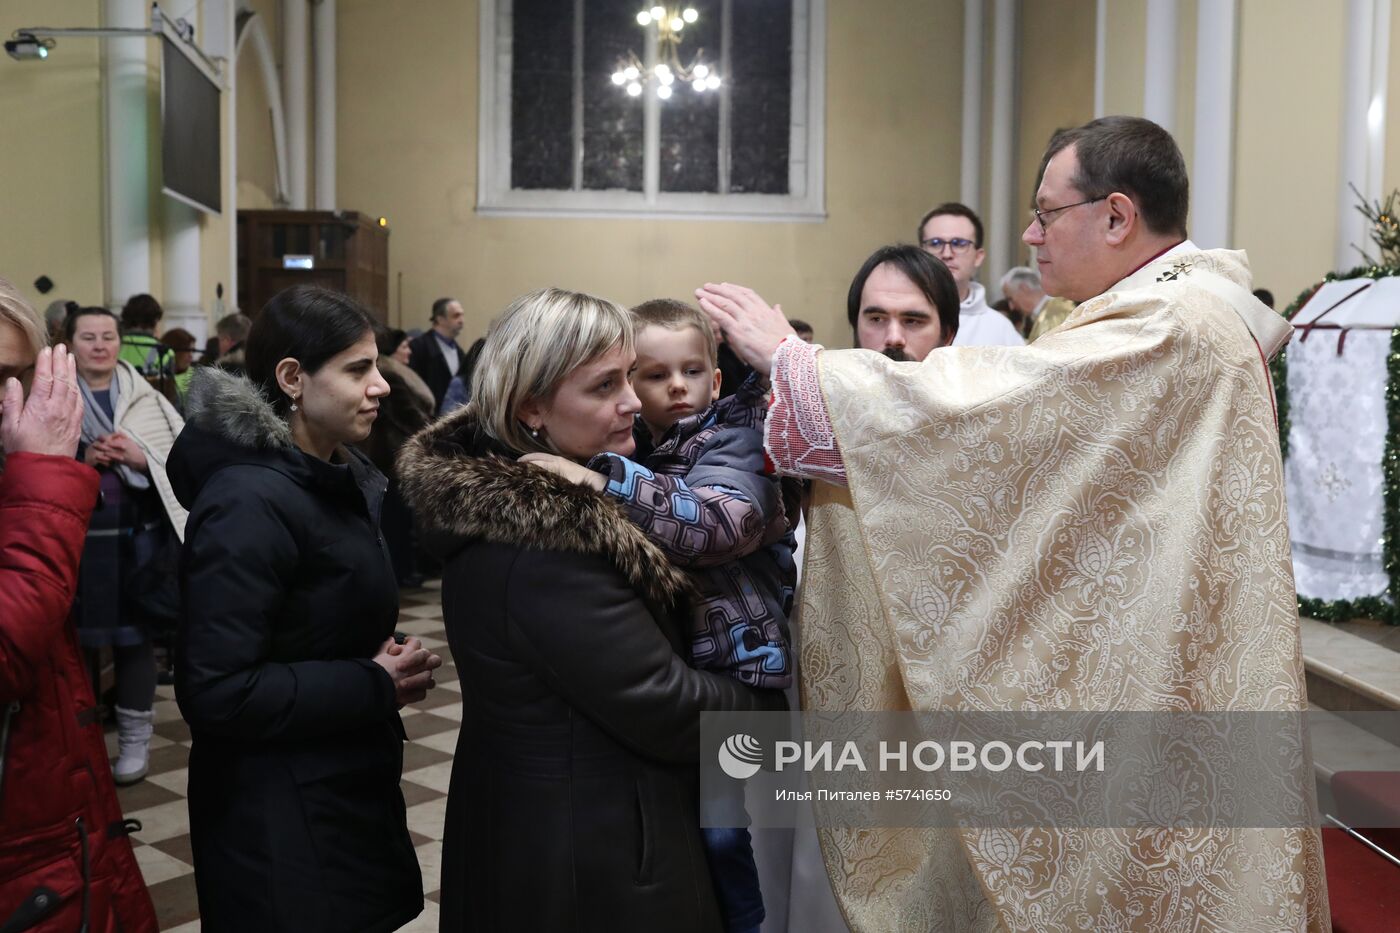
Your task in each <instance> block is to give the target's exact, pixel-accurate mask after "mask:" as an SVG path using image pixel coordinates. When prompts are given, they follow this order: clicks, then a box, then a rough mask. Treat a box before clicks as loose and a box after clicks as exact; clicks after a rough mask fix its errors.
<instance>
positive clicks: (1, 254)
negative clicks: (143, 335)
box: [0, 0, 103, 311]
mask: <svg viewBox="0 0 1400 933" xmlns="http://www.w3.org/2000/svg"><path fill="white" fill-rule="evenodd" d="M3 9H4V23H3V25H4V27H5V28H4V29H3V32H4V34H5V37H6V38H8V37H9V34H10V32H11V31H12V30H13V29H14V28H15V27H16V26H38V25H52V24H54V23H63V24H65V25H70V24H71V25H75V26H96V25H98V22H97V16H98V12H97V4H96V3H93V2H91V0H88V2H83V0H52V2H50V0H18V2H11V3H6V4H4V7H3ZM100 80H101V75H100V65H99V46H98V43H97V42H96V41H95V40H91V39H86V40H78V39H69V40H63V41H62V42H61V43H60V44H59V46H58V48H56V49H55V50H54V52H53V54H51V55H50V57H49V59H48V60H47V61H43V62H17V61H14V60H13V59H11V58H10V57H9V56H0V126H3V127H5V131H4V132H5V141H4V143H3V145H0V179H3V181H2V182H0V217H4V223H3V224H0V276H4V277H5V278H8V279H10V280H11V281H12V282H13V283H14V284H15V285H16V286H17V287H18V288H19V290H20V292H21V293H22V294H23V295H24V296H25V298H27V299H28V300H29V301H30V302H31V303H33V304H34V305H35V307H37V308H38V309H39V310H40V311H42V310H43V309H44V307H45V306H47V304H48V303H49V302H50V301H51V300H53V299H54V298H60V297H61V298H71V299H74V300H78V301H82V302H83V303H84V304H100V303H101V301H102V297H103V294H102V242H103V228H102V189H103V182H102V165H103V163H102V94H101V87H100V84H99V82H100ZM40 275H47V276H49V278H51V279H53V281H54V282H55V284H56V290H55V291H53V292H50V293H49V294H48V295H40V294H39V293H38V292H37V291H35V289H34V287H33V282H34V279H36V278H37V277H38V276H40Z"/></svg>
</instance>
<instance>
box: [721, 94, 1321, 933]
mask: <svg viewBox="0 0 1400 933" xmlns="http://www.w3.org/2000/svg"><path fill="white" fill-rule="evenodd" d="M1043 164H1044V166H1045V168H1044V171H1043V173H1042V181H1041V184H1040V186H1039V190H1038V191H1037V192H1036V199H1035V203H1036V216H1035V218H1034V219H1032V220H1031V222H1030V224H1029V226H1028V227H1027V228H1026V231H1025V234H1024V236H1023V239H1024V240H1025V242H1026V243H1028V244H1029V245H1032V246H1035V247H1036V248H1037V258H1038V260H1039V265H1040V273H1041V276H1042V279H1043V281H1044V286H1045V290H1046V291H1047V292H1049V293H1050V294H1052V295H1058V296H1063V297H1065V298H1069V299H1071V300H1073V301H1075V302H1077V303H1078V307H1077V308H1075V309H1074V311H1073V312H1072V313H1071V314H1070V316H1069V318H1068V319H1067V320H1066V321H1065V322H1064V323H1063V324H1061V325H1060V326H1059V327H1058V328H1056V329H1055V330H1053V331H1051V332H1050V333H1048V334H1045V335H1044V336H1042V337H1041V338H1039V339H1038V340H1037V341H1036V342H1035V343H1033V344H1031V345H1030V346H1026V347H1021V348H1007V347H966V348H963V349H956V348H954V349H952V350H948V351H945V352H942V353H930V354H929V355H928V357H927V358H926V359H924V360H923V361H922V362H918V363H912V362H911V363H901V362H895V361H892V360H889V359H887V358H885V357H883V356H880V355H878V354H874V353H870V352H866V351H860V350H821V349H820V348H819V347H817V346H814V345H812V344H807V343H803V342H802V341H801V340H799V339H797V337H796V336H794V335H792V332H791V328H789V327H788V325H787V322H786V321H785V320H784V319H783V316H782V314H781V313H780V312H778V311H775V310H774V309H772V308H770V307H769V306H768V305H767V303H766V302H764V301H763V299H762V298H760V297H759V296H758V295H756V294H755V293H753V292H752V291H750V290H749V289H745V288H742V287H738V286H732V285H706V286H705V287H704V288H702V289H700V291H699V293H698V294H699V296H700V304H701V306H702V307H703V308H704V309H705V310H706V311H707V312H708V313H709V314H711V316H712V317H713V318H714V319H715V320H716V321H717V322H718V323H719V325H720V326H721V327H722V328H723V329H724V331H725V333H726V335H727V336H728V338H729V341H730V344H731V345H732V346H733V347H734V349H735V352H737V353H738V354H739V355H740V356H741V357H743V358H744V359H745V360H746V361H747V362H748V363H749V364H751V365H752V366H754V368H755V369H757V370H759V371H760V372H763V373H768V374H771V377H772V386H773V401H772V404H771V406H770V408H769V413H768V422H767V426H766V431H765V449H766V451H767V453H768V455H769V457H770V459H771V461H772V462H773V463H774V464H775V465H776V467H777V469H778V471H779V472H780V473H784V474H787V475H792V476H802V477H809V478H812V479H817V480H821V482H816V483H814V484H813V492H812V504H811V507H810V509H809V511H808V513H807V517H808V522H809V530H808V533H807V542H808V544H809V548H808V554H807V559H806V564H805V567H804V571H803V582H802V595H801V600H802V606H801V609H800V618H801V619H802V620H803V626H802V656H803V661H804V662H806V661H807V660H808V659H809V658H817V659H820V662H821V663H820V664H807V663H804V667H803V669H802V694H803V697H804V700H806V701H807V705H809V706H810V707H811V708H813V709H820V710H831V711H837V710H861V711H875V710H898V709H912V710H915V711H920V712H938V711H949V710H983V711H988V712H1011V711H1017V712H1032V711H1035V712H1044V711H1050V710H1085V711H1103V712H1116V711H1123V710H1136V711H1142V712H1154V713H1161V712H1167V711H1181V712H1216V711H1221V710H1231V711H1240V712H1264V711H1267V712H1275V713H1278V712H1283V713H1289V714H1295V713H1298V712H1299V711H1301V710H1302V709H1303V705H1304V703H1305V702H1306V694H1305V690H1304V682H1303V664H1302V658H1301V653H1300V650H1299V632H1298V604H1297V598H1296V592H1295V590H1294V585H1293V569H1292V563H1291V560H1290V558H1289V554H1290V542H1289V534H1288V511H1287V507H1286V504H1285V502H1284V482H1283V463H1282V458H1281V457H1280V455H1279V443H1278V426H1277V421H1276V417H1275V410H1274V401H1273V391H1272V386H1271V383H1270V379H1269V373H1268V369H1267V364H1266V362H1265V361H1266V360H1267V359H1268V358H1269V357H1271V356H1272V355H1274V354H1275V353H1276V352H1278V350H1279V349H1281V348H1282V347H1283V346H1284V345H1285V344H1286V343H1287V342H1288V339H1289V336H1290V335H1291V332H1292V328H1291V327H1289V325H1288V323H1287V322H1286V321H1285V320H1283V318H1282V317H1281V316H1279V315H1278V314H1275V313H1274V312H1272V311H1270V310H1269V309H1268V308H1266V307H1264V306H1263V305H1262V304H1261V303H1260V302H1259V301H1258V300H1257V299H1255V298H1254V297H1253V296H1252V295H1251V294H1250V292H1249V289H1250V286H1251V281H1250V272H1249V264H1248V261H1247V259H1246V257H1245V255H1244V253H1242V252H1236V251H1232V250H1223V249H1215V250H1202V249H1200V248H1199V247H1197V246H1196V245H1194V244H1193V243H1192V242H1191V241H1190V240H1188V239H1187V237H1186V214H1187V205H1188V203H1189V194H1188V192H1189V183H1188V180H1187V176H1186V165H1185V161H1184V160H1183V158H1182V156H1181V150H1180V149H1179V148H1178V147H1177V145H1176V141H1175V140H1173V139H1172V137H1171V134H1169V133H1168V132H1167V131H1166V130H1164V129H1162V128H1161V127H1160V126H1158V125H1156V124H1155V123H1152V122H1151V121H1148V120H1144V119H1142V118H1140V117H1106V118H1103V119H1099V120H1095V121H1093V122H1091V123H1087V124H1085V125H1083V126H1081V127H1078V128H1076V129H1073V130H1069V131H1067V132H1065V133H1063V134H1059V135H1057V136H1056V137H1055V138H1054V139H1053V140H1052V141H1051V144H1050V146H1049V148H1048V150H1047V152H1046V153H1045V157H1044V163H1043ZM792 310H797V309H792ZM1281 718H1282V717H1281ZM1293 738H1294V740H1295V742H1296V744H1295V745H1293V746H1287V745H1286V744H1281V745H1280V748H1279V752H1280V755H1279V757H1278V758H1276V759H1270V760H1271V761H1273V762H1274V763H1276V764H1277V765H1278V766H1279V770H1278V771H1277V772H1276V773H1277V774H1278V777H1277V779H1275V780H1274V781H1271V782H1269V783H1268V784H1267V785H1265V786H1255V787H1253V788H1251V793H1252V794H1256V795H1258V796H1259V797H1261V798H1262V797H1267V798H1268V799H1270V800H1271V801H1274V802H1284V803H1286V804H1287V806H1288V807H1290V808H1293V810H1294V812H1295V813H1300V814H1301V813H1306V812H1308V807H1309V803H1310V798H1311V788H1312V786H1313V775H1312V762H1311V760H1310V754H1309V753H1308V750H1307V747H1306V745H1305V744H1304V743H1302V742H1301V741H1298V736H1296V735H1295V736H1294V737H1293ZM1285 749H1288V750H1287V752H1286V753H1285ZM1114 754H1115V751H1114V750H1113V749H1112V748H1110V749H1109V751H1108V755H1109V756H1113V755H1114ZM1219 763H1220V764H1221V765H1222V767H1225V766H1227V765H1228V764H1229V762H1228V761H1224V760H1221V761H1220V762H1219ZM1227 770H1228V768H1227ZM1212 780H1214V781H1216V782H1217V784H1215V785H1212V786H1220V787H1226V786H1233V784H1232V782H1231V781H1230V775H1229V774H1226V773H1220V774H1216V775H1213V776H1212ZM1121 790H1122V791H1123V793H1124V795H1125V796H1132V795H1133V794H1134V793H1136V791H1129V790H1128V789H1127V788H1122V789H1121ZM1188 796H1189V795H1188ZM1223 797H1224V792H1223V791H1222V792H1220V793H1215V792H1208V793H1206V794H1205V795H1204V796H1203V797H1202V798H1201V802H1202V803H1203V804H1204V805H1205V806H1206V807H1207V808H1208V809H1209V808H1211V807H1214V806H1217V805H1219V804H1220V803H1221V800H1222V798H1223ZM1164 799H1166V798H1165V797H1160V798H1154V800H1159V801H1160V800H1164ZM1051 809H1053V808H1052V807H1049V806H1046V807H1045V808H1044V809H1042V802H1041V801H1036V802H1035V804H1034V805H1032V806H1030V807H1029V809H1028V810H1027V811H1026V812H1028V813H1029V812H1037V813H1048V812H1050V810H1051ZM1169 809H1171V808H1169ZM1074 812H1076V813H1077V812H1078V811H1074ZM1202 815H1204V816H1205V819H1204V820H1202V818H1201V817H1202ZM1220 817H1221V814H1220V813H1219V812H1211V813H1207V814H1197V815H1195V816H1194V817H1193V816H1185V817H1184V819H1183V820H1180V821H1177V820H1175V819H1174V817H1173V816H1171V815H1169V814H1168V813H1166V812H1165V811H1163V812H1160V813H1159V812H1158V811H1155V810H1154V815H1153V816H1151V817H1148V818H1147V820H1146V823H1145V824H1143V823H1139V824H1136V825H1137V826H1138V829H1135V830H1127V829H1090V828H1086V826H1085V824H1080V825H1075V824H1074V823H1073V822H1072V821H1060V822H1059V823H1058V824H1057V825H1056V826H1053V827H1052V826H1049V825H1039V826H1036V825H1034V822H1035V821H1034V820H1029V821H1026V822H1022V823H1017V824H1014V825H1016V826H1017V827H1018V828H1017V829H1015V830H1005V829H997V828H995V827H990V826H980V827H971V828H969V829H968V830H966V831H963V832H958V831H954V830H946V829H918V830H912V829H878V828H871V827H853V828H850V829H829V830H823V831H822V832H823V834H824V841H823V851H824V853H825V856H826V858H827V860H828V865H829V866H831V867H832V869H833V870H832V871H831V877H832V879H833V882H834V886H835V889H836V895H837V899H838V900H839V901H840V902H841V907H842V912H843V914H844V915H845V917H846V918H847V919H849V920H850V922H851V926H852V928H854V929H860V930H874V929H892V928H894V926H895V925H896V924H897V923H898V922H899V921H900V920H902V919H903V918H908V917H918V918H921V919H920V928H922V929H940V930H975V931H982V930H991V929H1003V930H1029V929H1051V928H1053V929H1064V928H1074V929H1084V930H1106V929H1122V930H1135V931H1136V930H1149V929H1161V928H1163V927H1164V926H1173V925H1182V924H1184V925H1187V926H1190V927H1191V928H1193V929H1201V930H1204V929H1210V930H1232V931H1234V930H1240V931H1244V930H1266V929H1267V930H1273V929H1281V928H1284V927H1287V928H1288V929H1291V930H1309V931H1320V930H1325V929H1327V928H1328V908H1327V895H1326V880H1325V878H1324V876H1323V863H1322V846H1321V836H1320V833H1319V832H1318V830H1317V829H1316V828H1312V827H1307V826H1299V825H1298V824H1296V823H1295V824H1293V825H1292V826H1291V827H1289V828H1274V829H1238V828H1236V829H1226V828H1222V827H1223V826H1224V825H1226V824H1225V823H1224V821H1223V820H1222V819H1220ZM1090 825H1098V826H1123V825H1125V824H1124V823H1098V824H1090ZM1255 825H1257V824H1255ZM1265 825H1273V826H1278V825H1279V824H1278V823H1273V824H1265ZM873 879H878V883H877V882H876V881H875V880H873ZM1178 920H1181V921H1182V923H1181V924H1178V923H1177V921H1178Z"/></svg>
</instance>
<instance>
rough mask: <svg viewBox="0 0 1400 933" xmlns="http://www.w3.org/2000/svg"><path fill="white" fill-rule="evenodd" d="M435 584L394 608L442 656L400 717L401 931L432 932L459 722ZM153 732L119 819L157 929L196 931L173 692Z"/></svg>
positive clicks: (111, 735) (165, 696)
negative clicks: (409, 859)
mask: <svg viewBox="0 0 1400 933" xmlns="http://www.w3.org/2000/svg"><path fill="white" fill-rule="evenodd" d="M439 586H440V584H439V583H438V582H437V581H430V582H429V583H428V584H427V585H426V586H425V587H424V588H423V589H419V590H406V591H404V593H403V595H402V598H401V601H400V606H399V631H402V632H406V633H408V634H410V635H415V636H417V637H419V638H421V639H423V644H424V645H426V646H427V647H429V648H431V649H432V650H433V651H435V652H437V653H438V654H440V655H442V660H443V666H442V667H441V668H440V669H439V670H438V672H437V674H436V680H437V684H438V687H437V689H436V690H433V691H432V692H431V694H430V695H429V696H428V698H427V699H426V700H424V701H423V702H422V703H418V704H415V705H414V706H411V707H409V708H407V709H405V710H404V711H403V717H404V719H403V722H404V729H405V731H407V732H408V738H409V741H408V744H407V745H405V746H404V775H403V782H402V785H401V786H402V788H403V795H404V801H405V802H406V803H407V805H408V830H409V834H410V835H411V836H412V838H413V842H414V845H415V846H417V850H418V864H419V866H420V867H421V868H422V870H423V889H424V890H425V891H427V892H428V894H427V900H426V902H425V903H424V905H423V913H422V914H420V915H419V916H418V918H417V919H416V920H414V921H413V922H412V923H411V924H409V925H408V926H406V927H404V928H403V929H404V931H406V933H427V931H436V930H437V928H438V913H437V910H438V907H437V901H438V883H439V878H440V864H441V861H442V824H443V818H444V816H445V815H446V812H447V782H448V777H449V776H450V774H451V771H452V753H453V750H454V749H455V748H456V744H457V728H458V725H459V724H460V723H461V720H462V690H461V686H460V685H459V684H458V683H457V668H456V666H455V665H454V664H453V663H452V655H451V653H450V652H449V651H448V650H447V635H446V632H444V630H443V622H442V604H441V600H440V595H439V592H438V589H439ZM155 712H156V727H155V736H154V737H153V738H152V739H151V770H150V773H149V774H148V775H147V776H146V779H145V780H144V781H141V782H139V783H136V784H133V785H131V786H130V787H123V788H118V790H117V797H118V798H119V799H120V801H121V805H122V810H123V811H124V812H125V814H126V816H128V817H132V818H134V819H138V820H140V821H141V826H142V828H141V832H140V833H138V834H137V835H135V836H133V837H132V845H133V846H134V847H135V849H136V860H137V861H138V862H139V863H140V865H141V873H142V875H144V876H145V879H146V885H147V886H148V887H149V888H150V891H151V899H152V900H154V901H155V905H156V915H157V917H158V918H159V919H160V928H161V929H162V930H171V931H179V933H193V931H197V930H199V905H198V903H197V902H196V899H195V890H194V866H193V864H192V862H193V858H192V856H191V855H190V825H189V813H188V812H187V810H186V808H185V785H186V779H187V777H188V774H189V755H190V731H189V727H187V726H186V725H185V722H184V720H183V719H181V718H180V711H179V709H178V708H177V707H176V705H175V693H174V688H173V687H159V688H157V690H156V704H155ZM116 747H117V735H116V730H115V727H112V728H111V729H109V731H108V733H107V750H108V752H109V753H110V754H112V755H115V754H116Z"/></svg>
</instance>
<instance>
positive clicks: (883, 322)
mask: <svg viewBox="0 0 1400 933" xmlns="http://www.w3.org/2000/svg"><path fill="white" fill-rule="evenodd" d="M846 316H847V318H848V319H849V320H850V322H851V330H852V331H853V332H854V334H855V343H856V346H857V347H859V348H860V349H862V350H875V351H877V352H879V353H883V354H884V355H885V356H887V357H889V358H890V359H892V360H896V361H900V362H918V361H920V360H922V359H923V358H924V357H926V356H928V355H929V353H930V352H932V351H933V350H936V349H938V348H939V347H946V346H948V345H949V344H950V343H952V342H953V338H954V337H955V336H957V333H958V287H957V283H956V282H955V281H954V279H953V276H952V274H951V273H950V272H949V271H948V267H947V266H945V265H944V264H943V263H941V262H939V261H938V260H936V259H934V258H933V257H932V256H930V255H929V254H928V253H926V252H924V251H923V250H921V249H919V248H918V247H916V246H882V247H880V248H879V249H877V250H876V251H875V252H874V253H872V254H871V255H870V258H869V259H867V260H865V264H864V265H862V266H861V267H860V271H859V272H857V273H856V277H855V278H854V279H852V280H851V288H850V291H849V292H848V293H847V295H846Z"/></svg>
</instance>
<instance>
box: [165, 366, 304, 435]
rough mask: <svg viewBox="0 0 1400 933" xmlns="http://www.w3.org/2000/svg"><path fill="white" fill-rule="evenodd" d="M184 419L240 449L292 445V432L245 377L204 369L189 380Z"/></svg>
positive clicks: (202, 367)
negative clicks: (225, 439) (223, 438)
mask: <svg viewBox="0 0 1400 933" xmlns="http://www.w3.org/2000/svg"><path fill="white" fill-rule="evenodd" d="M185 420H186V421H188V422H190V423H191V424H197V425H199V426H200V427H201V428H203V429H204V430H206V431H209V432H210V433H212V434H218V435H220V436H222V437H225V438H227V439H228V440H230V441H232V442H233V443H235V444H237V445H239V446H240V447H252V448H254V449H256V450H271V449H277V448H287V447H291V446H292V429H291V428H290V427H288V425H287V422H286V421H284V420H282V418H281V417H280V416H279V415H278V414H277V412H276V411H275V410H274V409H273V407H272V403H271V402H269V401H268V400H267V397H266V396H264V395H263V394H262V392H261V391H260V390H259V389H258V387H257V386H255V385H253V383H252V382H251V381H250V380H249V379H248V378H247V377H246V376H241V375H236V374H234V373H231V372H226V371H224V370H222V369H218V368H217V367H213V366H201V367H200V368H199V369H197V370H195V374H194V376H193V377H192V378H191V379H190V391H189V395H188V396H187V397H186V400H185Z"/></svg>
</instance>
